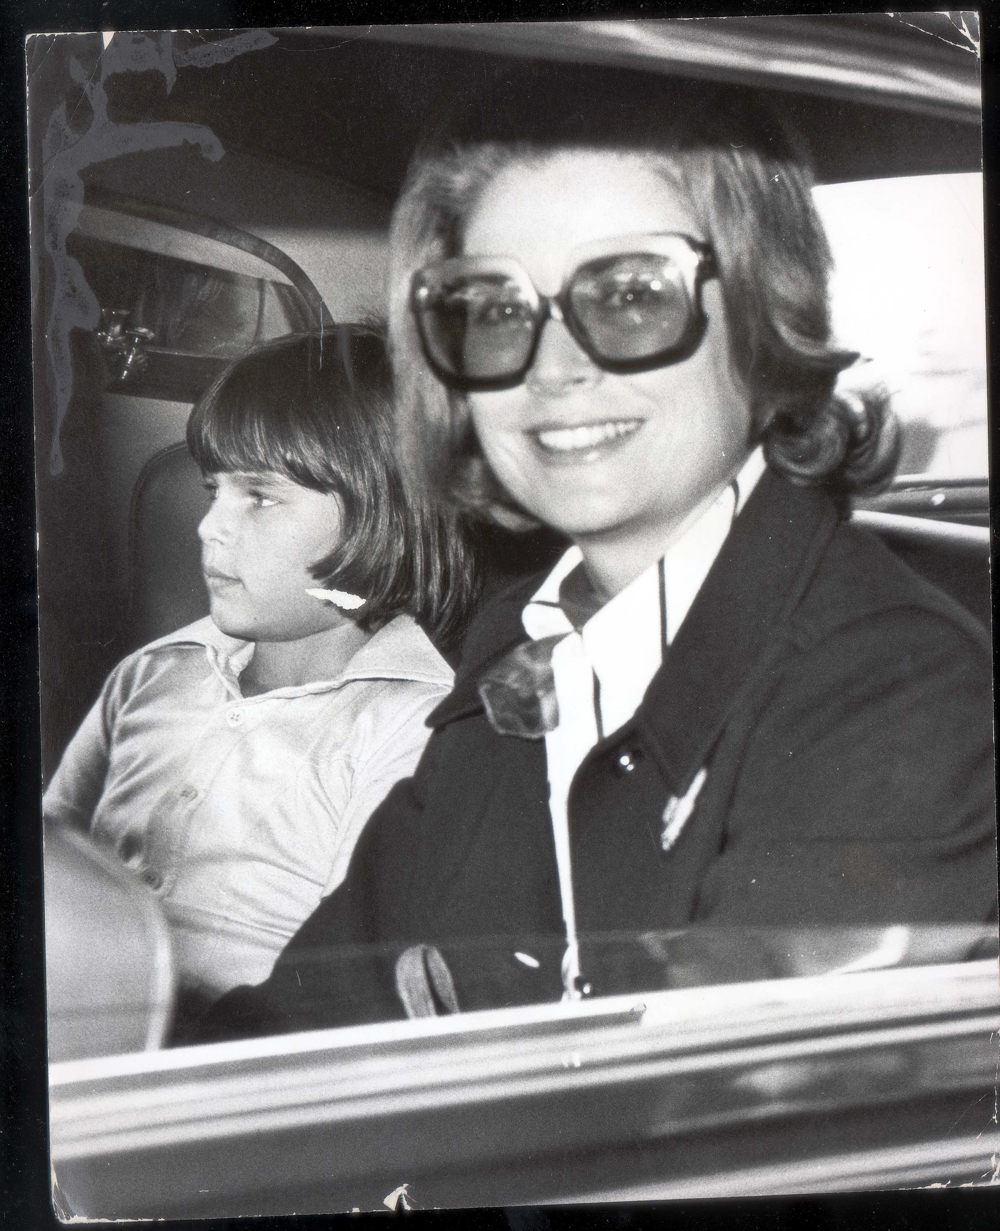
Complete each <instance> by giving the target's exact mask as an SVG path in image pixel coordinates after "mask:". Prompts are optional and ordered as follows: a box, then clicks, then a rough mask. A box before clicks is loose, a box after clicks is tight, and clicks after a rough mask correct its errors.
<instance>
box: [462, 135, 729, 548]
mask: <svg viewBox="0 0 1000 1231" xmlns="http://www.w3.org/2000/svg"><path fill="white" fill-rule="evenodd" d="M671 231H675V232H682V233H684V234H687V235H690V236H691V237H693V238H695V239H701V240H705V239H706V238H707V237H706V236H705V235H704V234H703V233H702V229H701V228H700V227H699V225H698V223H697V222H696V221H695V219H694V218H693V216H692V213H691V209H690V206H689V205H688V204H687V202H686V200H685V198H684V196H683V195H682V193H681V192H680V191H679V190H677V189H675V188H673V187H672V186H671V185H670V184H668V183H667V182H666V180H664V179H663V178H662V177H661V176H660V175H658V174H657V173H655V172H654V171H653V170H652V169H650V168H649V167H648V166H647V165H646V164H645V163H644V161H643V160H642V159H641V158H639V157H638V156H635V155H616V154H613V153H604V152H599V151H583V150H572V151H566V152H563V153H559V154H555V155H553V156H552V157H550V158H547V159H546V160H544V161H539V162H533V163H515V164H513V165H512V166H510V167H508V168H507V169H506V170H504V171H502V172H500V174H498V175H497V176H496V178H495V179H493V180H492V182H491V183H490V184H489V185H488V186H487V188H486V190H485V191H484V192H483V194H482V196H481V197H480V199H479V201H478V202H477V205H476V208H475V209H474V210H473V211H472V213H471V214H470V216H469V218H468V220H467V224H466V228H465V232H464V243H463V252H464V253H465V254H466V255H470V256H507V257H513V258H515V259H516V260H518V261H519V262H520V263H521V264H522V265H523V266H524V268H525V269H526V270H527V272H528V273H529V274H530V276H531V279H532V281H533V282H534V284H535V286H536V287H537V289H538V290H539V292H541V293H542V294H547V295H553V294H555V293H556V292H557V291H558V290H559V289H560V286H561V284H562V282H563V279H564V277H565V275H566V273H567V272H568V271H569V270H570V269H571V268H572V266H573V264H574V261H573V253H574V249H577V248H579V247H580V246H581V245H584V244H588V243H592V242H594V241H597V240H604V239H608V238H612V237H614V236H616V235H626V234H633V235H634V234H636V233H647V234H648V233H656V232H671ZM701 293H702V303H703V306H704V310H705V314H706V316H707V318H708V326H707V328H706V331H705V335H704V338H703V339H702V342H701V345H700V346H699V347H698V349H697V350H696V351H695V353H694V354H693V355H691V356H690V357H689V358H688V359H685V360H683V361H682V362H680V363H676V364H672V365H670V366H667V367H662V368H657V369H654V370H653V371H649V372H642V373H637V374H633V375H619V374H616V373H610V372H605V371H603V370H602V369H601V368H599V367H597V366H596V365H595V364H594V363H593V362H592V361H591V360H590V359H589V358H588V357H587V356H586V355H585V354H584V352H583V351H582V350H581V349H580V348H579V346H577V344H576V342H575V341H574V340H573V338H572V337H571V336H570V334H569V333H568V332H567V330H566V328H565V326H564V325H562V324H560V323H559V322H557V321H554V320H549V321H547V322H546V324H545V326H544V328H543V330H542V335H541V339H540V341H539V344H538V349H537V352H536V355H535V360H534V363H533V364H532V367H531V369H530V371H529V372H528V375H527V377H526V379H525V380H524V382H523V383H522V384H520V385H518V386H516V387H515V388H513V389H505V390H500V391H495V392H488V393H482V392H481V393H470V394H468V395H467V396H468V405H469V411H470V414H471V416H472V422H473V426H474V428H475V431H476V435H477V437H478V439H479V442H480V445H481V447H482V450H483V453H484V455H485V457H486V459H487V461H488V462H489V465H490V467H491V468H492V470H493V472H494V474H495V475H496V476H497V478H498V479H499V480H500V482H501V483H502V484H503V486H504V487H505V488H506V489H507V491H508V492H510V494H511V495H512V496H513V497H514V498H515V499H516V500H517V501H518V503H519V504H520V505H522V506H523V507H524V508H525V509H527V510H528V511H529V512H530V513H532V514H533V515H534V516H535V517H536V518H538V519H539V520H540V521H542V522H544V523H545V524H546V525H548V526H551V527H553V528H555V529H557V530H560V531H562V532H563V533H564V534H566V535H568V536H569V537H570V538H572V539H574V540H575V541H576V542H578V543H579V544H580V545H581V546H582V547H583V548H584V552H585V554H586V551H587V545H588V543H594V544H595V545H596V543H598V542H600V543H607V544H613V543H621V544H623V545H627V544H629V542H630V541H635V546H636V549H637V551H638V553H639V554H640V555H648V550H646V545H648V546H650V547H652V546H654V545H655V544H657V543H658V544H660V547H659V550H656V551H654V554H653V555H652V556H651V557H650V558H651V559H655V558H656V555H658V554H660V552H661V551H662V549H663V547H665V546H666V544H667V543H668V542H669V540H670V538H671V536H672V534H673V532H674V531H675V530H676V529H677V527H678V526H679V525H680V524H681V523H682V522H683V521H684V520H685V519H686V518H687V517H688V516H689V515H690V514H691V513H692V512H693V511H694V510H695V509H697V508H698V507H699V506H700V505H701V504H703V503H705V502H706V501H707V500H709V499H710V498H711V497H712V496H713V495H714V494H715V493H716V492H717V491H718V490H719V489H720V488H721V487H722V486H724V485H725V483H726V481H727V480H728V479H729V478H730V477H731V476H732V475H733V474H734V473H735V471H736V470H737V469H738V468H739V466H740V464H741V463H742V461H743V460H744V458H745V457H746V454H747V451H748V437H749V430H750V412H749V408H748V404H747V397H746V395H745V393H744V392H743V391H742V389H741V387H740V382H739V380H738V379H737V378H736V377H735V376H734V375H733V372H732V366H731V357H730V347H729V337H728V332H727V329H726V324H725V318H724V314H723V308H722V298H721V293H720V288H719V283H718V281H709V282H706V283H705V285H704V286H703V288H702V292H701ZM640 544H642V545H640Z"/></svg>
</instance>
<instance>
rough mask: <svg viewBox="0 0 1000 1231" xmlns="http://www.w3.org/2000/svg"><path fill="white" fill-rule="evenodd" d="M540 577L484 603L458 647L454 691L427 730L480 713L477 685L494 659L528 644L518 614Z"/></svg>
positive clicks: (430, 718)
mask: <svg viewBox="0 0 1000 1231" xmlns="http://www.w3.org/2000/svg"><path fill="white" fill-rule="evenodd" d="M544 576H545V574H543V573H539V574H535V575H533V576H531V577H528V578H526V579H525V580H524V581H521V582H518V584H517V585H516V586H514V587H512V588H511V589H510V590H507V591H505V592H504V593H503V594H502V595H500V597H499V598H496V599H493V601H492V602H490V603H488V604H487V605H486V607H484V608H483V610H482V611H481V612H480V614H479V615H478V616H477V617H476V619H475V620H474V621H473V623H472V627H471V628H470V629H469V633H468V636H467V637H466V639H465V644H464V645H463V647H462V661H461V664H460V666H459V668H458V672H457V674H456V676H455V687H454V688H453V689H452V691H451V693H450V694H449V695H448V696H447V697H445V699H444V700H443V701H442V702H441V704H440V705H439V706H437V708H436V709H433V710H432V711H431V712H430V714H429V715H428V717H427V725H428V726H429V727H434V728H437V727H443V726H446V725H447V724H448V723H449V722H454V721H455V720H456V719H457V718H466V717H468V716H469V715H470V714H475V713H481V712H482V710H483V702H482V698H481V697H480V696H479V681H480V680H481V679H482V677H483V675H484V674H485V672H486V671H487V670H488V669H489V668H490V667H491V666H492V665H493V664H494V663H495V662H496V661H497V659H499V658H502V657H503V656H504V654H506V653H507V652H508V651H509V650H512V649H513V648H514V646H515V645H519V644H520V643H521V642H522V641H527V640H528V634H527V633H526V632H525V631H524V625H523V624H522V623H521V612H522V611H523V610H524V608H525V605H526V604H527V602H528V600H529V599H530V598H531V596H532V595H533V594H534V593H535V591H536V590H537V589H538V587H539V586H540V585H541V583H542V580H543V578H544Z"/></svg>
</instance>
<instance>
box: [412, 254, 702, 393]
mask: <svg viewBox="0 0 1000 1231" xmlns="http://www.w3.org/2000/svg"><path fill="white" fill-rule="evenodd" d="M649 255H652V256H667V257H670V258H672V259H674V260H675V261H676V263H677V265H678V267H679V269H680V270H681V273H682V275H683V277H684V280H685V287H686V289H687V291H688V295H689V299H690V302H691V306H692V310H691V313H690V316H689V318H688V322H687V325H686V327H685V329H684V333H683V335H682V336H681V337H680V339H679V340H678V341H677V342H676V343H674V344H673V345H672V346H669V347H665V348H664V349H663V350H661V351H657V352H656V353H655V354H653V355H648V356H643V357H642V358H639V359H625V360H615V359H607V358H605V357H604V356H603V355H601V354H600V353H599V352H598V351H597V350H596V349H595V348H594V346H593V345H592V343H591V342H590V340H589V338H588V337H587V334H586V331H585V330H584V328H583V326H582V325H581V323H580V321H579V320H577V318H576V315H575V313H574V311H573V306H572V302H571V299H570V288H571V287H572V284H573V282H574V280H575V279H576V277H577V275H578V274H579V273H580V271H581V270H582V269H584V267H585V266H587V265H589V264H591V263H592V262H594V261H598V260H600V259H601V257H615V256H622V257H625V256H649ZM570 257H571V260H570V262H568V263H567V270H566V273H565V274H564V276H563V280H562V285H561V286H560V288H559V291H558V292H557V293H556V294H555V295H542V294H541V293H540V292H539V291H538V290H537V288H536V287H535V284H534V283H533V282H532V281H531V278H530V276H529V275H528V272H527V270H525V269H524V267H523V266H522V265H521V264H520V262H519V261H517V260H515V259H514V258H513V257H489V256H483V257H477V256H458V257H450V258H448V259H445V260H442V261H436V262H434V263H433V264H431V265H426V266H424V267H423V268H422V269H419V270H417V272H416V273H415V274H414V275H413V278H412V281H411V283H410V311H411V312H412V313H413V317H414V320H415V321H416V325H417V333H418V334H419V336H420V345H421V348H422V349H423V352H424V358H425V359H426V360H427V362H428V364H429V365H430V368H431V370H432V371H433V372H434V374H435V376H437V378H438V379H439V380H440V381H441V382H442V384H444V385H447V386H448V388H449V389H455V390H457V391H458V392H461V393H471V392H477V391H486V390H495V389H510V388H513V387H515V386H516V385H519V384H521V383H522V381H523V380H524V379H525V377H526V376H527V375H528V372H529V371H530V370H531V365H532V364H533V363H534V361H535V355H536V354H537V351H538V344H539V342H540V340H541V336H542V330H543V328H544V327H545V323H546V321H549V320H556V321H559V322H560V324H562V325H564V326H565V327H566V329H567V330H568V331H569V333H570V336H571V337H572V338H573V340H574V341H575V342H576V344H577V345H578V346H579V347H580V349H581V350H582V351H583V353H584V354H585V355H586V356H587V357H588V359H590V361H591V362H592V363H594V364H595V365H596V366H597V367H599V368H600V369H601V370H602V371H605V372H614V373H620V374H629V373H633V372H648V371H651V370H652V369H654V368H662V367H668V366H670V365H671V364H674V363H681V362H683V360H685V359H687V358H688V357H689V356H690V355H693V354H694V352H695V351H696V350H697V349H698V347H699V345H700V344H701V340H702V338H703V337H704V335H705V328H706V326H707V325H708V317H707V316H706V315H705V311H704V309H703V307H702V303H701V287H702V284H703V283H704V282H707V281H709V280H710V279H712V278H716V277H718V267H717V264H716V260H715V253H714V252H713V251H712V248H711V246H710V245H709V244H707V243H705V242H704V241H703V240H699V239H695V238H694V237H693V236H690V235H686V234H684V233H683V232H680V231H666V232H655V233H643V234H629V235H619V236H615V237H613V238H611V239H607V240H599V241H597V242H595V243H592V244H586V245H583V246H581V247H579V248H575V249H574V250H573V252H572V253H571V254H570ZM450 272H454V274H456V275H457V274H459V273H465V274H474V273H477V272H478V273H483V274H489V273H492V274H503V275H504V276H506V277H509V278H511V279H512V281H514V282H515V283H516V284H517V286H518V288H519V290H520V291H521V292H522V293H523V294H524V296H525V304H526V306H527V307H529V308H530V310H531V314H532V321H533V336H532V339H531V346H530V347H529V350H528V353H527V358H526V360H525V362H524V364H523V365H522V366H521V367H520V368H518V369H517V371H516V372H512V373H509V374H504V375H502V376H498V377H479V376H460V375H458V374H457V373H453V372H449V371H448V370H447V369H446V368H444V367H443V366H442V365H441V364H440V363H438V361H437V360H436V359H435V357H434V354H433V352H432V350H431V347H430V345H429V344H428V337H427V333H426V331H425V325H424V316H425V315H428V314H429V311H430V310H429V309H428V308H427V307H426V301H427V299H428V297H429V296H430V294H431V292H432V287H431V285H430V282H431V280H432V279H433V280H435V281H438V282H440V281H442V280H443V279H444V278H445V277H446V276H447V275H448V274H449V273H450Z"/></svg>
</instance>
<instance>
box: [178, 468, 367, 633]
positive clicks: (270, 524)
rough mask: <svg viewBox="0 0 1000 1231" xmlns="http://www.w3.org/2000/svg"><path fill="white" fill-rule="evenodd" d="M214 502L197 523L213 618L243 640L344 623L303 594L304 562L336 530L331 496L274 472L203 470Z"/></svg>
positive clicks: (318, 553)
mask: <svg viewBox="0 0 1000 1231" xmlns="http://www.w3.org/2000/svg"><path fill="white" fill-rule="evenodd" d="M205 486H206V487H207V488H208V490H209V492H211V494H212V507H211V508H210V509H209V511H208V513H207V514H206V515H205V517H204V519H203V521H202V522H201V525H200V526H199V527H198V537H199V538H200V539H201V567H202V572H203V573H204V576H205V584H206V586H207V587H208V595H209V602H210V606H211V612H212V619H213V620H214V621H215V623H216V624H217V625H218V627H219V628H220V629H221V630H222V632H224V633H228V634H229V636H231V637H240V638H242V639H244V640H247V641H297V640H299V639H300V638H302V637H309V636H312V635H313V634H314V633H319V632H324V631H325V630H327V629H330V628H334V627H336V626H337V625H340V624H343V623H344V620H345V618H346V617H345V616H343V615H342V614H341V613H340V612H339V611H337V609H336V608H335V607H332V606H331V605H330V604H328V603H323V602H319V601H317V600H316V599H315V598H313V597H311V596H310V595H308V594H306V593H305V591H306V589H307V588H309V587H316V586H318V585H319V584H320V583H319V582H317V581H316V580H315V578H314V577H313V575H312V573H310V571H309V568H310V566H311V565H313V564H316V563H317V562H318V561H319V560H322V559H323V557H324V556H326V555H328V554H329V553H330V552H331V551H332V550H333V547H334V545H335V544H336V542H337V539H338V537H339V535H340V527H341V511H340V503H339V501H338V499H337V497H336V496H335V495H333V494H331V493H327V492H318V491H313V490H312V488H308V487H302V486H300V485H299V484H298V483H294V482H293V481H292V480H291V479H287V478H285V477H284V476H283V475H281V474H277V473H276V472H274V471H264V472H262V473H260V474H245V473H241V472H235V473H225V474H212V475H208V476H207V479H206V483H205Z"/></svg>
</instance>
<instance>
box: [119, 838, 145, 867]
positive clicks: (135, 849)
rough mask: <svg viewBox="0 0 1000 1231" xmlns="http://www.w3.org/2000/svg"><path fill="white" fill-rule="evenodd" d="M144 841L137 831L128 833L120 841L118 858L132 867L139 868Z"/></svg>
mask: <svg viewBox="0 0 1000 1231" xmlns="http://www.w3.org/2000/svg"><path fill="white" fill-rule="evenodd" d="M143 850H144V847H143V841H142V838H141V837H140V836H139V835H138V834H137V833H127V834H125V836H124V837H123V838H122V840H121V841H120V842H119V843H118V858H119V859H120V860H121V861H122V863H124V864H126V865H127V866H128V867H130V868H138V867H140V866H141V864H142V859H143Z"/></svg>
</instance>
